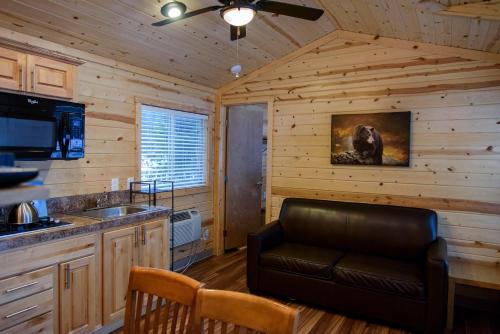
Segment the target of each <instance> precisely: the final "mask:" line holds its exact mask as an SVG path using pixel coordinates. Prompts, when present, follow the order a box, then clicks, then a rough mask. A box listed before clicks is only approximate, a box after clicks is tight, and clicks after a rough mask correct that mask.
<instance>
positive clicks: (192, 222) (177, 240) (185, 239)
mask: <svg viewBox="0 0 500 334" xmlns="http://www.w3.org/2000/svg"><path fill="white" fill-rule="evenodd" d="M173 222H174V248H175V247H177V246H182V245H185V244H187V243H190V242H193V241H195V240H199V239H200V238H201V215H200V212H199V211H198V210H194V209H189V210H184V211H178V212H175V213H174V217H173ZM170 246H172V244H170Z"/></svg>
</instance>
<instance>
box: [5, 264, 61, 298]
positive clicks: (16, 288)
mask: <svg viewBox="0 0 500 334" xmlns="http://www.w3.org/2000/svg"><path fill="white" fill-rule="evenodd" d="M53 283H54V271H53V269H52V267H46V268H42V269H39V270H35V271H30V272H28V273H24V274H21V275H17V276H14V277H11V278H7V279H3V280H0V304H6V303H9V302H11V301H14V300H17V299H21V298H24V297H26V296H30V295H33V294H35V293H38V292H42V291H45V290H48V289H51V288H52V286H53Z"/></svg>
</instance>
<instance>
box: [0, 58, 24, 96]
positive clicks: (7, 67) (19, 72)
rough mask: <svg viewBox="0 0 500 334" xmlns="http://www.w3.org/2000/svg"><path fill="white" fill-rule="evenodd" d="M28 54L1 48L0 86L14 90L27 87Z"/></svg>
mask: <svg viewBox="0 0 500 334" xmlns="http://www.w3.org/2000/svg"><path fill="white" fill-rule="evenodd" d="M25 61H26V55H24V54H22V53H19V52H16V51H13V50H9V49H4V48H0V88H4V89H12V90H24V89H25V87H24V86H25V84H24V82H25V76H26V73H24V69H25Z"/></svg>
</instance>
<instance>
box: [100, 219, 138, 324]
mask: <svg viewBox="0 0 500 334" xmlns="http://www.w3.org/2000/svg"><path fill="white" fill-rule="evenodd" d="M138 256H139V227H128V228H124V229H120V230H117V231H111V232H106V233H104V234H103V263H102V265H103V312H104V324H109V323H111V322H113V321H115V320H119V319H121V318H122V317H123V316H124V313H125V297H126V296H127V288H128V277H129V274H130V269H132V266H134V265H139V262H138Z"/></svg>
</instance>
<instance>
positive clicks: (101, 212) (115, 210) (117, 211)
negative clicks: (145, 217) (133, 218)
mask: <svg viewBox="0 0 500 334" xmlns="http://www.w3.org/2000/svg"><path fill="white" fill-rule="evenodd" d="M147 210H150V208H149V207H141V206H125V205H123V206H115V207H111V208H101V209H90V210H85V211H82V212H79V213H78V215H79V216H85V217H90V218H100V219H107V218H113V217H123V216H127V215H132V214H134V213H139V212H144V211H147Z"/></svg>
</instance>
